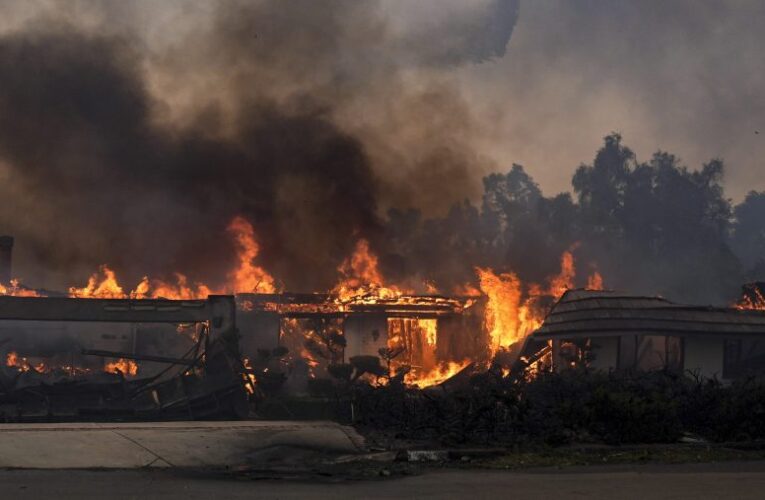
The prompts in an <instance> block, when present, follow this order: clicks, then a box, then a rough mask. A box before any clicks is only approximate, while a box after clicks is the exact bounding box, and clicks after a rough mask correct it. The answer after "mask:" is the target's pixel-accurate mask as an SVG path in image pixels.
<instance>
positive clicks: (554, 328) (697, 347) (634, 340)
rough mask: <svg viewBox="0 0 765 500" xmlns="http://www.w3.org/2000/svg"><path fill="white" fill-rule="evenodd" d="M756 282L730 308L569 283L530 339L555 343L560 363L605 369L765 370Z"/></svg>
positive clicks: (704, 373)
mask: <svg viewBox="0 0 765 500" xmlns="http://www.w3.org/2000/svg"><path fill="white" fill-rule="evenodd" d="M758 290H759V289H758V287H757V286H756V285H748V286H746V287H745V288H744V291H745V295H744V297H745V298H747V297H748V298H749V299H750V300H748V301H747V302H746V304H748V306H747V307H744V306H742V305H739V306H738V307H727V308H722V307H708V306H689V305H681V304H676V303H673V302H670V301H669V300H666V299H664V298H661V297H644V296H634V295H629V294H623V293H618V292H612V291H608V292H606V291H588V290H570V291H567V292H566V293H565V294H563V296H562V297H561V299H560V300H559V301H558V302H557V303H556V304H555V306H554V307H553V308H552V310H551V311H550V313H549V314H548V316H547V317H546V319H545V321H544V324H543V325H542V326H541V327H540V328H539V329H538V330H537V331H536V332H534V334H533V335H532V337H531V340H532V341H533V342H534V343H535V344H534V345H536V346H537V348H538V347H539V345H540V344H547V343H548V342H549V343H551V346H552V363H553V368H554V369H556V370H560V369H563V368H565V367H567V366H569V365H571V364H576V363H580V362H583V363H585V364H587V365H588V366H590V367H592V368H595V369H601V370H616V369H625V370H630V369H637V370H661V369H669V370H675V371H678V372H683V371H686V372H690V373H692V374H697V375H699V376H701V377H704V378H718V379H723V380H730V379H733V378H736V377H739V376H742V375H746V374H752V375H758V374H759V375H761V374H763V373H765V311H762V310H757V309H756V308H754V307H750V306H752V305H753V304H754V303H753V302H752V300H755V299H753V298H752V297H756V296H757V293H756V292H757V291H758ZM743 303H744V302H742V304H743ZM758 305H759V306H760V307H762V305H763V304H758ZM530 349H531V350H532V351H533V350H534V348H533V347H531V348H530Z"/></svg>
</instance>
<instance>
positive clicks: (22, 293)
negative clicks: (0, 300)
mask: <svg viewBox="0 0 765 500" xmlns="http://www.w3.org/2000/svg"><path fill="white" fill-rule="evenodd" d="M0 295H10V296H12V297H42V295H40V293H38V292H37V290H32V289H29V288H26V287H24V286H22V285H21V282H19V280H18V279H15V278H14V279H12V280H11V282H10V283H9V285H8V286H5V285H2V284H0Z"/></svg>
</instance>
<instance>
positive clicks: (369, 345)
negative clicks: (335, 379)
mask: <svg viewBox="0 0 765 500" xmlns="http://www.w3.org/2000/svg"><path fill="white" fill-rule="evenodd" d="M343 331H344V333H345V341H346V346H345V359H346V362H347V361H348V359H349V358H351V357H352V356H359V355H362V354H366V355H372V356H377V355H378V354H377V351H378V349H380V348H381V347H386V346H387V345H388V319H387V318H386V317H385V316H383V315H376V314H375V315H373V314H359V315H358V316H349V317H348V318H347V319H346V320H345V327H344V330H343Z"/></svg>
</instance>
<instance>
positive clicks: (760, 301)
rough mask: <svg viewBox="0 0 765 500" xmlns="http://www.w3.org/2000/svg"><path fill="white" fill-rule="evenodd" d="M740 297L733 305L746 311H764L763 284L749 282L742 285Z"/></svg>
mask: <svg viewBox="0 0 765 500" xmlns="http://www.w3.org/2000/svg"><path fill="white" fill-rule="evenodd" d="M742 292H743V293H742V294H741V298H740V299H739V301H738V302H736V304H734V307H735V308H736V309H741V310H748V311H765V284H763V283H749V284H747V285H744V287H743V290H742Z"/></svg>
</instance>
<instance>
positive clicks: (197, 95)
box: [0, 0, 517, 290]
mask: <svg viewBox="0 0 765 500" xmlns="http://www.w3.org/2000/svg"><path fill="white" fill-rule="evenodd" d="M487 5H488V7H487V9H486V10H485V11H484V10H480V9H479V11H478V13H476V12H473V13H472V16H473V17H471V22H470V23H468V24H467V25H462V24H460V23H456V24H454V25H453V26H452V28H453V30H452V31H451V32H444V33H441V35H443V36H442V37H440V42H439V43H437V44H433V42H432V40H430V39H422V40H419V41H416V43H415V41H412V43H411V45H410V46H408V47H403V46H401V45H397V43H399V42H396V43H393V42H390V39H391V37H390V34H389V32H388V27H387V24H386V19H385V16H384V15H383V13H382V11H381V10H380V7H379V5H378V4H377V3H374V2H370V3H364V4H362V3H359V2H355V1H348V0H333V1H330V2H325V3H323V4H322V5H321V6H320V7H319V6H317V5H316V4H315V3H314V2H306V1H295V2H276V1H260V2H236V1H228V2H209V3H208V2H194V3H189V4H188V6H189V9H188V10H189V11H190V12H191V13H190V14H188V15H186V14H184V16H185V17H184V16H181V15H179V16H178V17H179V18H178V20H177V21H178V25H169V26H168V27H167V28H168V30H171V31H175V32H177V35H176V38H173V39H172V40H171V41H167V40H166V39H164V38H163V39H162V40H161V41H160V42H156V43H149V42H147V40H146V37H142V36H139V34H138V31H139V30H138V29H137V28H136V26H134V25H132V24H131V22H130V21H125V19H130V18H131V15H130V14H134V15H135V16H136V18H137V19H140V16H139V15H138V14H135V12H132V10H131V8H126V7H125V6H124V4H123V3H122V2H116V3H115V2H103V3H97V4H91V6H89V7H88V6H86V7H85V10H86V11H88V12H87V13H89V14H92V17H93V18H96V19H100V20H101V22H100V23H96V24H95V25H94V24H93V23H92V20H90V19H89V18H88V19H86V21H88V22H85V21H82V20H81V19H79V18H77V17H76V16H72V15H70V13H69V12H66V11H65V10H66V9H62V8H61V7H58V8H54V9H57V13H60V14H61V17H62V18H65V19H67V21H66V22H64V21H51V19H52V18H53V16H51V15H50V13H48V15H47V16H41V17H38V18H34V19H32V21H30V22H28V23H26V24H23V25H22V26H21V27H19V28H17V29H9V30H7V31H6V32H5V33H4V34H2V35H0V81H2V85H0V162H1V163H0V167H2V175H3V178H4V179H3V180H4V182H3V185H2V195H3V198H4V209H3V210H1V211H0V226H1V227H2V230H3V232H6V233H9V234H14V235H15V236H16V237H17V242H18V243H17V245H18V246H17V250H18V252H17V261H16V262H17V264H18V265H17V267H16V269H17V270H19V269H21V270H22V272H21V277H22V278H24V281H25V282H27V283H30V284H34V285H38V286H48V287H54V288H63V287H64V286H66V285H69V284H77V283H82V282H83V281H84V280H85V278H86V277H87V275H88V274H89V273H90V272H92V271H93V270H95V269H96V268H97V266H98V265H99V264H101V263H108V264H110V265H111V266H113V267H115V268H116V270H117V271H118V273H119V274H120V275H121V276H123V277H124V281H125V282H126V284H131V283H134V282H136V281H137V280H138V279H139V278H140V276H141V275H143V274H147V273H148V274H150V275H152V276H155V277H163V276H165V277H166V276H167V275H168V273H169V272H171V271H181V272H184V273H187V274H189V275H190V276H191V278H192V279H200V280H205V281H208V282H212V283H213V284H215V282H216V280H218V281H220V279H221V278H222V277H223V276H224V274H225V271H226V270H228V269H229V268H230V267H231V266H232V259H233V248H232V245H231V243H230V241H229V239H228V238H227V237H226V235H225V229H226V226H227V224H228V222H229V221H230V219H231V218H232V217H233V216H235V215H243V216H245V217H246V218H247V219H248V220H250V221H251V222H252V223H253V224H254V226H255V229H256V232H257V233H258V236H259V241H260V243H261V245H262V260H261V264H262V265H263V266H264V267H266V268H267V269H269V271H271V272H272V273H273V274H274V275H275V276H276V277H277V279H278V280H280V281H281V282H282V283H283V284H284V285H285V286H286V287H288V288H290V289H303V290H313V289H323V288H326V287H328V286H330V285H331V284H332V283H333V282H334V280H335V279H336V271H335V268H336V265H337V263H338V262H339V261H340V260H341V259H342V258H343V257H344V256H346V255H347V254H348V253H349V251H350V250H351V248H352V246H353V244H354V242H355V240H356V239H357V238H359V237H365V238H369V239H371V240H372V241H373V242H375V243H376V244H377V245H378V246H380V247H383V248H382V250H381V251H383V252H384V251H385V250H384V245H383V242H384V240H383V236H384V232H383V230H382V221H381V219H380V217H379V213H380V210H379V208H380V206H381V205H389V204H392V203H395V202H397V201H401V200H403V201H406V202H407V203H409V202H412V203H414V202H418V203H417V204H418V206H424V207H425V208H428V205H431V206H432V207H436V208H437V207H438V206H439V204H440V205H441V206H447V205H448V204H449V203H451V202H452V201H454V200H455V199H459V198H460V197H462V196H464V192H465V189H466V184H468V183H467V179H471V178H472V176H471V175H470V170H471V167H472V166H473V165H472V164H473V163H475V162H476V161H477V160H476V158H477V155H475V153H473V151H472V147H473V146H472V144H471V143H470V140H469V135H470V134H469V133H470V131H471V130H470V125H469V123H470V118H469V112H468V110H467V109H466V107H465V106H464V104H463V103H462V102H461V98H460V96H459V93H458V92H457V91H456V90H455V89H454V87H453V86H452V85H451V84H450V83H449V82H446V81H441V80H440V79H439V78H438V76H437V75H435V72H436V71H437V67H438V66H439V65H443V64H459V63H468V62H473V61H481V60H486V59H489V58H492V57H495V56H497V55H501V54H502V52H503V50H504V45H506V43H507V41H508V39H509V36H510V33H511V31H512V27H513V25H514V23H515V20H516V18H517V1H514V0H497V1H495V2H488V3H487ZM141 6H142V8H146V7H147V4H142V3H136V7H135V11H138V10H139V7H141ZM80 7H82V5H80ZM149 7H150V6H149ZM8 8H9V9H10V7H8ZM195 8H197V11H198V10H199V8H202V9H201V10H202V11H203V13H202V14H199V12H197V11H195ZM73 11H77V9H73ZM90 11H93V12H90ZM85 17H87V16H85ZM474 21H478V26H480V27H481V28H482V29H484V30H485V29H486V27H487V26H489V27H490V28H491V29H490V30H489V32H490V34H491V37H490V38H491V41H490V42H486V43H483V42H481V41H480V34H478V33H476V25H475V24H476V23H475V22H474ZM160 38H162V37H160ZM428 40H430V41H428ZM443 41H449V43H446V44H445V45H444V46H445V47H446V49H444V51H445V52H444V53H439V49H438V46H439V44H440V43H441V42H443ZM426 43H430V44H431V45H430V46H428V47H425V44H426ZM386 44H387V47H388V48H389V49H390V50H385V47H386ZM418 51H420V52H421V53H422V54H423V55H422V57H418V56H417V53H418ZM406 54H413V55H414V56H413V57H405V55H406ZM404 72H408V75H409V76H407V77H404V76H402V75H403V73H404ZM415 73H416V75H414V74H415ZM412 75H414V76H412ZM410 78H411V79H413V80H411V81H410V80H408V79H410ZM458 123H459V124H460V126H459V127H452V124H458ZM401 124H407V127H406V128H405V130H401V127H400V125H401ZM452 134H457V135H459V136H460V137H459V138H456V140H455V137H456V136H454V135H452ZM399 140H401V141H405V142H406V145H407V146H411V149H410V150H409V151H407V152H406V153H404V152H402V151H400V150H397V149H398V146H397V143H398V142H399ZM402 158H405V161H400V163H398V164H397V163H396V162H397V161H398V160H401V159H402ZM396 167H398V168H396ZM412 179H415V180H416V183H417V185H414V183H413V182H412ZM447 180H448V181H450V182H444V181H447ZM471 182H473V181H472V180H471ZM468 190H469V186H468ZM423 191H424V192H426V193H427V195H425V196H422V195H421V192H423ZM474 191H475V189H474ZM16 274H19V273H18V272H17V273H16Z"/></svg>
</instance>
